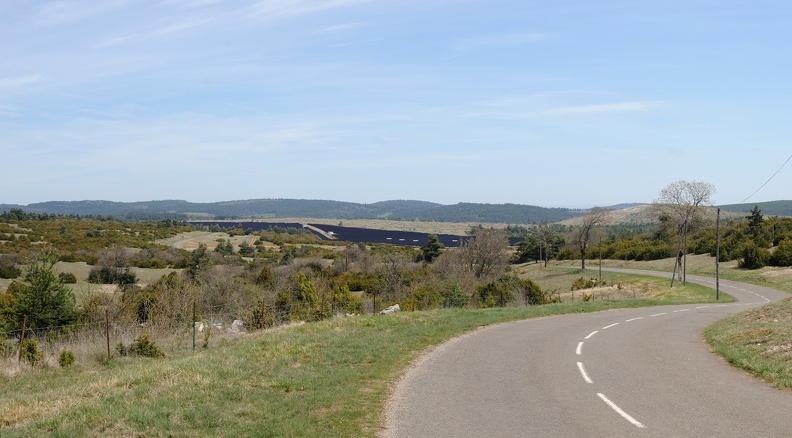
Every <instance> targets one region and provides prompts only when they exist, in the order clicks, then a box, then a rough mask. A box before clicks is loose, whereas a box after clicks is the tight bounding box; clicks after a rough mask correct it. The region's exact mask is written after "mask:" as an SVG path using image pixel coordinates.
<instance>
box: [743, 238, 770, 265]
mask: <svg viewBox="0 0 792 438" xmlns="http://www.w3.org/2000/svg"><path fill="white" fill-rule="evenodd" d="M741 252H742V259H741V260H740V262H739V263H738V266H739V267H741V268H744V269H760V268H764V267H765V266H766V265H767V262H768V260H769V259H770V251H768V250H767V249H765V248H760V247H759V246H758V245H757V244H756V243H754V242H753V241H748V242H746V243H745V244H744V245H743V247H742V251H741Z"/></svg>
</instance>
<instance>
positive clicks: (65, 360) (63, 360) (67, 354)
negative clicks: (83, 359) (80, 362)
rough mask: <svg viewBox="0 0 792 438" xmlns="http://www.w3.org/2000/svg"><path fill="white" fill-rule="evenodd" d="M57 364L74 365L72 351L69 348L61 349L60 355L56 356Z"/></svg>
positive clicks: (63, 366) (61, 365)
mask: <svg viewBox="0 0 792 438" xmlns="http://www.w3.org/2000/svg"><path fill="white" fill-rule="evenodd" d="M58 365H60V367H61V368H66V367H68V366H71V365H74V353H72V352H71V350H61V352H60V357H58Z"/></svg>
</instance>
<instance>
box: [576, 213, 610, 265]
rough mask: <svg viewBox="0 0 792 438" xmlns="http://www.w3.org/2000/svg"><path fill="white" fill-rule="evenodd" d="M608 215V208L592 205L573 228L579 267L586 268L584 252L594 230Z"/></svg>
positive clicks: (606, 219)
mask: <svg viewBox="0 0 792 438" xmlns="http://www.w3.org/2000/svg"><path fill="white" fill-rule="evenodd" d="M609 217H610V210H607V209H605V208H602V207H594V208H592V209H591V210H589V212H588V214H587V215H585V216H583V218H582V222H581V224H580V225H579V226H578V227H577V228H576V229H575V230H574V238H575V243H576V244H577V247H578V249H580V269H586V252H587V250H588V246H589V243H591V239H592V237H593V236H594V233H595V231H596V230H597V228H598V227H600V226H602V225H605V223H606V222H607V221H608V218H609Z"/></svg>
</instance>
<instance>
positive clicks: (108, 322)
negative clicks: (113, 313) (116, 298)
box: [105, 309, 110, 360]
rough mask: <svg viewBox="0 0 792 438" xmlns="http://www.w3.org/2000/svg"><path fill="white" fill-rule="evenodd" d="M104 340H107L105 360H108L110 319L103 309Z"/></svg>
mask: <svg viewBox="0 0 792 438" xmlns="http://www.w3.org/2000/svg"><path fill="white" fill-rule="evenodd" d="M105 338H106V339H107V359H108V360H109V359H110V317H109V316H108V314H107V309H105Z"/></svg>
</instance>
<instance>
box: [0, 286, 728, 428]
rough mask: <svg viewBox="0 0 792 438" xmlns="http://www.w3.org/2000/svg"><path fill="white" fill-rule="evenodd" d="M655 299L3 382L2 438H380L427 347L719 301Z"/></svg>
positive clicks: (342, 322) (380, 323)
mask: <svg viewBox="0 0 792 438" xmlns="http://www.w3.org/2000/svg"><path fill="white" fill-rule="evenodd" d="M642 280H645V281H649V282H651V281H654V279H646V278H644V279H642ZM695 289H696V288H692V287H688V288H686V289H685V290H686V291H690V293H692V294H694V293H695ZM655 292H657V293H658V297H657V298H656V299H652V300H650V299H642V298H638V299H624V300H596V301H593V302H582V301H575V302H567V303H562V304H550V305H544V306H533V307H510V308H500V309H488V310H434V311H428V312H412V313H406V312H405V313H400V314H394V315H389V316H365V317H355V318H349V319H333V320H327V321H322V322H319V323H312V324H304V325H300V326H293V327H288V328H282V329H279V330H274V331H270V332H266V333H263V332H259V333H252V334H248V335H245V336H240V337H233V338H221V339H218V340H216V341H215V343H214V346H213V347H211V348H210V349H208V350H202V351H198V352H195V353H193V352H183V353H180V354H177V355H172V356H170V357H167V358H165V359H146V358H116V359H114V360H113V361H112V362H111V363H110V364H109V365H106V366H102V365H99V364H97V363H95V362H91V363H81V364H80V363H78V364H76V365H75V366H74V367H72V368H70V369H56V368H42V369H33V370H25V371H22V372H19V373H16V374H15V375H12V376H9V375H8V374H0V435H2V436H3V437H17V436H19V437H22V436H31V435H45V436H62V437H71V436H74V437H77V436H103V437H104V436H264V437H268V436H272V437H275V436H278V437H282V436H322V437H336V436H337V437H358V436H363V437H370V436H375V434H376V432H377V430H378V428H379V421H380V413H381V410H382V407H383V405H384V402H385V400H386V398H387V395H388V391H389V387H390V385H391V384H392V383H393V382H394V381H395V380H396V379H397V378H398V376H399V375H400V373H401V372H402V370H403V369H404V368H405V367H406V366H407V365H408V364H409V363H410V362H412V361H413V360H414V359H415V358H416V357H417V356H418V355H419V354H420V353H421V352H422V351H424V350H425V349H426V348H427V347H428V346H431V345H436V344H439V343H442V342H444V341H446V340H448V339H450V338H452V337H455V336H458V335H460V334H463V333H465V332H468V331H471V330H474V329H475V328H477V327H480V326H484V325H489V324H496V323H500V322H507V321H514V320H520V319H525V318H535V317H541V316H547V315H556V314H565V313H579V312H594V311H601V310H607V309H612V308H621V307H641V306H650V305H660V304H677V303H688V302H691V300H694V301H695V300H698V301H707V300H709V301H711V295H712V294H711V293H710V294H709V298H708V299H707V300H700V299H699V298H691V297H690V296H688V295H687V294H685V295H684V296H676V293H677V292H679V290H676V291H674V292H673V293H671V291H667V292H668V293H665V294H664V293H663V292H662V291H660V290H658V291H655Z"/></svg>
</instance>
